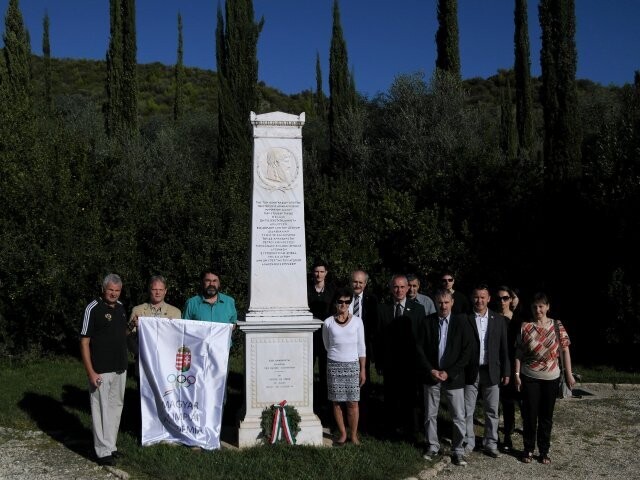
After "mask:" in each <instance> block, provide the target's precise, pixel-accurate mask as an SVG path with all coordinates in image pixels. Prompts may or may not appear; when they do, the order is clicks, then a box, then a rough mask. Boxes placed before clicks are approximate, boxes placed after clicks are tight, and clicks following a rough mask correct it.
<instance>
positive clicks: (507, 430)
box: [500, 381, 520, 438]
mask: <svg viewBox="0 0 640 480" xmlns="http://www.w3.org/2000/svg"><path fill="white" fill-rule="evenodd" d="M500 403H501V404H502V417H503V420H504V426H503V429H502V430H503V432H504V436H505V438H508V437H511V435H513V431H514V430H515V428H516V405H518V407H520V392H518V391H517V390H516V386H515V381H510V382H509V383H508V384H507V385H501V386H500Z"/></svg>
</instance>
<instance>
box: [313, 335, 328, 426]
mask: <svg viewBox="0 0 640 480" xmlns="http://www.w3.org/2000/svg"><path fill="white" fill-rule="evenodd" d="M313 359H314V364H315V363H316V362H317V365H318V383H317V384H316V385H315V386H314V391H313V409H314V410H315V411H316V413H319V410H321V409H327V408H328V407H329V404H330V402H329V400H328V398H327V396H328V393H327V351H326V350H325V348H324V342H323V341H322V329H318V330H316V331H315V332H313Z"/></svg>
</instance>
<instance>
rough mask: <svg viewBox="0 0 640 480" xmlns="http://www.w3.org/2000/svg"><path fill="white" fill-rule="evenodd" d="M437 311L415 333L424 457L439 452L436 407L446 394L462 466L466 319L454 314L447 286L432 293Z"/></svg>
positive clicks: (454, 444) (455, 454)
mask: <svg viewBox="0 0 640 480" xmlns="http://www.w3.org/2000/svg"><path fill="white" fill-rule="evenodd" d="M434 297H435V301H436V313H433V314H431V315H429V316H428V317H427V318H426V321H425V322H423V323H422V324H421V328H420V329H419V333H418V358H419V361H420V368H419V372H420V377H421V381H422V384H423V389H424V410H425V413H424V418H425V422H424V424H425V439H426V442H425V443H426V445H425V451H424V458H425V459H426V460H430V461H431V460H434V459H435V458H437V457H438V456H439V455H440V454H441V452H440V442H439V440H438V408H439V406H440V397H441V394H443V395H445V396H446V397H447V400H448V402H449V406H450V412H451V417H452V422H453V432H452V435H451V450H452V453H453V454H452V462H453V464H454V465H458V466H461V467H464V466H466V465H467V461H466V459H465V457H464V447H463V440H464V435H465V419H464V414H465V410H464V380H465V376H464V368H465V366H466V365H467V363H468V361H469V355H470V353H471V348H470V334H469V333H468V331H467V330H468V327H467V319H466V317H465V316H464V315H462V314H453V313H452V312H451V309H452V307H453V297H452V295H451V292H449V291H447V290H444V289H443V290H438V291H437V292H436V293H435V295H434Z"/></svg>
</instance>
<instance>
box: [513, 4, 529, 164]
mask: <svg viewBox="0 0 640 480" xmlns="http://www.w3.org/2000/svg"><path fill="white" fill-rule="evenodd" d="M514 20H515V34H514V37H515V38H514V43H515V64H514V71H515V77H516V127H517V130H518V152H519V156H521V157H522V156H525V157H528V156H530V155H531V153H532V152H531V149H532V147H533V97H532V93H531V58H530V51H529V21H528V16H527V0H516V8H515V13H514Z"/></svg>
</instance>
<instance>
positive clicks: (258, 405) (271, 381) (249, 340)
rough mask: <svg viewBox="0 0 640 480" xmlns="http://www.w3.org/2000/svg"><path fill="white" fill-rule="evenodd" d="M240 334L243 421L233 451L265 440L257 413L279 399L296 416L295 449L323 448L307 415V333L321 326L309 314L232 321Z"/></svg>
mask: <svg viewBox="0 0 640 480" xmlns="http://www.w3.org/2000/svg"><path fill="white" fill-rule="evenodd" d="M238 326H239V328H240V330H242V331H243V332H244V334H245V416H244V419H243V420H242V421H241V422H240V427H239V429H238V446H239V447H240V448H244V447H253V446H255V445H259V444H261V443H263V442H264V441H265V440H266V439H265V437H264V434H263V432H262V427H261V426H260V422H261V419H262V411H263V410H264V409H265V408H269V407H271V406H272V405H274V404H277V403H280V402H282V401H283V400H286V401H287V404H289V405H291V406H293V407H295V408H296V410H297V411H298V414H299V415H300V422H299V424H298V426H299V427H300V431H299V432H298V434H297V435H296V444H298V445H315V446H322V445H323V431H322V424H321V423H320V419H319V418H318V417H317V415H316V414H315V413H313V332H314V331H315V330H317V329H318V328H320V327H321V326H322V322H321V321H320V320H314V319H313V318H312V317H311V314H307V315H306V316H305V315H300V316H296V317H295V320H292V319H291V317H289V318H280V319H275V318H274V317H269V318H268V319H265V318H261V319H260V320H259V321H245V322H238Z"/></svg>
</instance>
